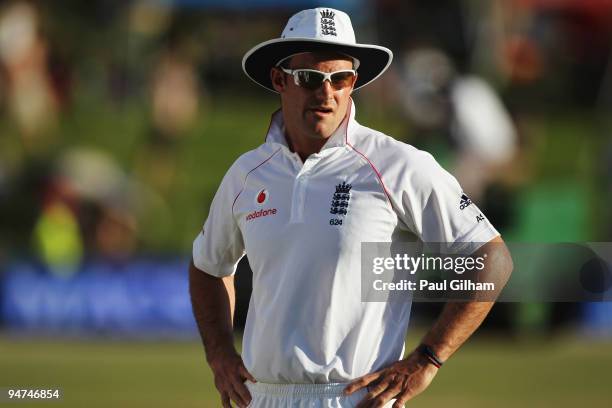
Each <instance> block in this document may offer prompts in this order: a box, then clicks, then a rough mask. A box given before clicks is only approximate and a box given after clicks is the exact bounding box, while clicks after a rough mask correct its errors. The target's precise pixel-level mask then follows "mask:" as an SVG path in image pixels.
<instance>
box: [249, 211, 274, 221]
mask: <svg viewBox="0 0 612 408" xmlns="http://www.w3.org/2000/svg"><path fill="white" fill-rule="evenodd" d="M268 215H276V208H268V209H267V210H257V211H253V212H252V213H250V214H249V215H247V216H246V220H247V221H252V220H254V219H255V218H259V217H267V216H268Z"/></svg>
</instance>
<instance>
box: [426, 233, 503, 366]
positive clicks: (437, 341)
mask: <svg viewBox="0 0 612 408" xmlns="http://www.w3.org/2000/svg"><path fill="white" fill-rule="evenodd" d="M483 254H486V255H487V262H486V264H485V270H484V271H483V276H484V277H486V280H487V281H490V282H494V283H495V287H496V291H495V292H496V294H495V295H493V296H491V297H490V298H488V299H486V300H487V301H461V302H460V301H456V302H453V301H450V302H448V303H446V305H445V306H444V309H443V310H442V312H441V313H440V316H439V317H438V320H437V321H436V323H435V324H434V325H433V326H432V328H431V329H430V330H429V331H428V332H427V334H426V335H425V337H424V338H423V341H422V342H423V344H427V345H428V346H430V347H431V348H432V349H433V350H434V352H435V353H436V354H437V356H438V357H439V358H440V359H442V360H447V359H448V358H449V357H450V356H451V355H452V354H453V353H454V352H455V351H457V349H459V347H461V345H462V344H463V343H464V342H465V341H466V340H467V339H468V338H469V337H470V336H471V335H472V334H473V333H474V331H476V329H477V328H478V327H479V326H480V324H481V323H482V322H483V321H484V319H485V318H486V316H487V315H488V314H489V311H490V310H491V308H492V307H493V305H494V303H495V302H494V300H495V298H496V297H497V296H498V295H499V293H500V292H501V290H502V289H503V287H504V286H505V285H506V282H507V281H508V279H509V277H510V274H511V273H512V267H513V266H512V258H511V257H510V254H509V252H508V249H507V248H506V246H505V244H504V242H503V241H502V240H501V238H499V237H498V238H496V239H494V240H492V241H491V242H489V243H487V244H485V245H484V246H483V247H482V248H481V249H480V250H479V251H478V252H477V253H476V254H474V256H479V255H483Z"/></svg>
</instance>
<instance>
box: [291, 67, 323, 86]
mask: <svg viewBox="0 0 612 408" xmlns="http://www.w3.org/2000/svg"><path fill="white" fill-rule="evenodd" d="M297 76H298V82H299V83H300V86H301V87H304V88H306V89H317V88H318V87H320V86H321V83H322V82H323V75H322V74H319V73H317V72H311V71H298V73H297Z"/></svg>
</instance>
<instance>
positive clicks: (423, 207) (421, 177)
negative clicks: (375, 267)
mask: <svg viewBox="0 0 612 408" xmlns="http://www.w3.org/2000/svg"><path fill="white" fill-rule="evenodd" d="M403 184H404V186H403V191H402V195H401V206H402V207H403V208H402V210H403V211H402V213H403V214H405V216H406V217H410V218H411V219H407V220H404V221H405V222H406V224H407V225H410V226H411V227H412V228H414V229H415V231H413V232H414V233H416V234H417V235H418V236H419V238H420V239H421V240H422V241H423V242H436V243H442V244H443V245H444V249H445V250H446V251H449V252H452V253H457V252H466V253H471V252H473V251H475V250H477V249H478V248H479V247H480V246H481V245H482V244H484V243H486V242H488V241H490V240H491V239H493V238H495V237H496V236H498V235H499V233H498V232H497V230H496V229H495V228H494V227H493V225H491V223H490V222H489V220H488V219H487V218H486V217H485V216H484V214H482V212H481V211H480V210H479V209H478V207H477V206H476V204H475V203H473V202H472V200H471V199H470V198H469V197H468V196H467V195H466V194H465V193H464V192H463V191H462V189H461V186H460V185H459V183H458V182H457V180H456V179H455V178H454V177H453V176H452V175H451V174H450V173H448V172H447V171H446V170H444V169H443V168H442V167H441V166H440V165H439V164H438V163H437V162H436V160H435V159H434V158H433V157H432V156H431V155H430V154H429V153H426V152H419V154H418V165H417V166H415V170H414V171H413V172H412V173H411V174H409V175H408V179H407V180H405V181H404V183H403Z"/></svg>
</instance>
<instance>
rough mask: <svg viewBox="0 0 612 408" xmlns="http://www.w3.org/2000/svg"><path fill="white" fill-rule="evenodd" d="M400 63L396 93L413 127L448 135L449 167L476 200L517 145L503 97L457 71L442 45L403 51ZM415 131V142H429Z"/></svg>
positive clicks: (497, 177) (484, 83) (510, 156)
mask: <svg viewBox="0 0 612 408" xmlns="http://www.w3.org/2000/svg"><path fill="white" fill-rule="evenodd" d="M403 67H404V71H403V72H402V78H403V83H404V86H403V87H402V88H401V90H400V92H399V94H400V95H401V97H402V101H403V106H404V107H405V111H406V113H407V115H408V117H409V118H410V119H411V121H412V122H413V123H414V124H415V130H416V132H417V133H425V134H430V133H431V130H432V129H436V130H437V131H438V133H440V134H443V135H445V136H446V137H448V140H449V144H450V145H451V146H452V149H453V152H454V158H453V161H454V166H455V170H454V171H453V173H454V174H455V175H456V177H457V179H458V180H459V182H460V184H461V185H462V186H463V188H464V189H465V191H466V193H467V194H469V195H470V196H472V198H473V199H475V200H476V201H478V202H480V201H481V199H482V198H483V195H484V193H485V190H486V189H487V188H488V187H489V186H490V185H491V184H493V183H495V182H497V181H498V179H499V175H500V172H499V169H503V168H504V167H505V166H507V165H508V164H509V163H510V162H511V160H512V159H513V158H514V156H515V154H516V151H517V145H518V138H517V134H516V130H515V128H514V125H513V123H512V119H511V118H510V116H509V114H508V112H507V111H506V109H505V107H504V105H503V103H502V101H501V100H500V98H499V97H498V96H497V94H496V92H495V91H494V90H493V88H492V87H491V86H490V85H489V84H488V83H487V82H486V81H485V80H484V79H482V78H479V77H477V76H474V75H459V74H458V73H457V71H456V69H455V67H454V64H453V63H452V61H451V60H450V58H448V56H446V55H445V54H444V53H443V52H442V51H440V50H437V49H432V48H421V49H414V50H412V51H410V52H408V53H406V55H405V57H404V60H403ZM419 136H420V137H417V143H419V142H421V143H424V144H427V141H423V135H419ZM485 205H486V204H485Z"/></svg>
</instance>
